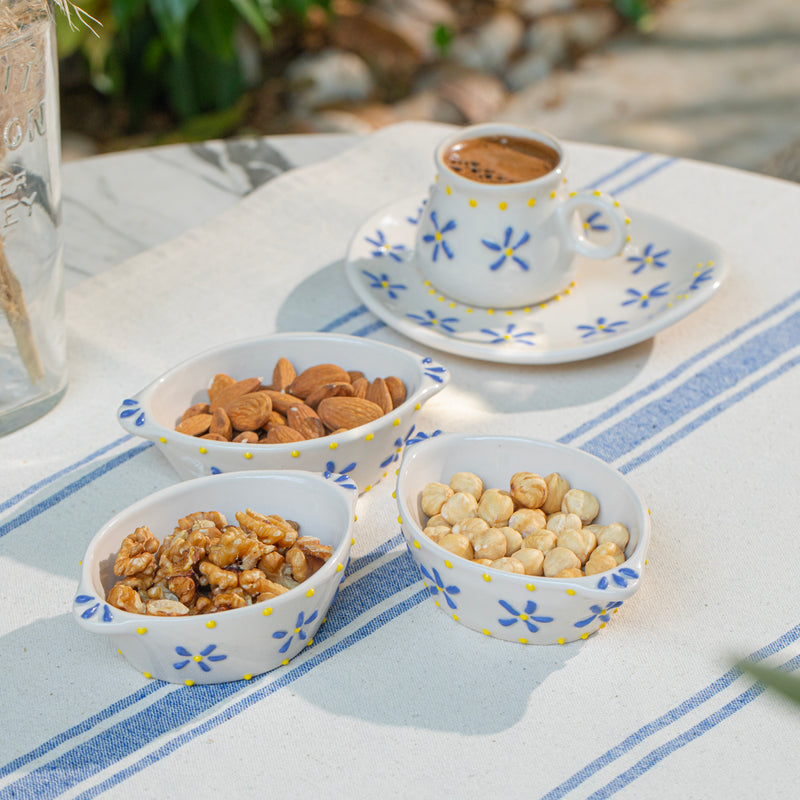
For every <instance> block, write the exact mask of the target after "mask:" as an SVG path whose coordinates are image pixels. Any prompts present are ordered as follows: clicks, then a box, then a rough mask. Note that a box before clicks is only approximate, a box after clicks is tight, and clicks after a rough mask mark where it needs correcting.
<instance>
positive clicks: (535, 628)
mask: <svg viewBox="0 0 800 800" xmlns="http://www.w3.org/2000/svg"><path fill="white" fill-rule="evenodd" d="M525 625H526V627H527V628H528V630H529V631H530V632H531V633H538V631H539V626H538V625H534V624H533V622H531V621H530V620H529V619H526V620H525Z"/></svg>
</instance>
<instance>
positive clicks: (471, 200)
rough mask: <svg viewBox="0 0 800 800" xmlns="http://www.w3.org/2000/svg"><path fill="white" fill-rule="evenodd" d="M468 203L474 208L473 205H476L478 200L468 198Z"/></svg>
mask: <svg viewBox="0 0 800 800" xmlns="http://www.w3.org/2000/svg"><path fill="white" fill-rule="evenodd" d="M469 204H470V205H471V206H472V207H473V208H475V206H477V205H478V201H477V200H474V199H472V198H470V201H469Z"/></svg>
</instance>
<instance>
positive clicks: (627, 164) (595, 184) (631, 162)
mask: <svg viewBox="0 0 800 800" xmlns="http://www.w3.org/2000/svg"><path fill="white" fill-rule="evenodd" d="M652 155H653V154H652V153H639V154H638V155H635V156H634V157H633V158H631V159H628V160H627V161H623V162H622V164H620V165H619V166H618V167H616V168H615V169H612V170H611V172H607V173H606V174H605V175H602V176H601V177H599V178H598V179H597V180H594V181H592V182H591V183H587V184H585V185H584V186H583V187H582V188H583V189H584V190H586V189H597V188H599V187H600V186H601V185H602V184H604V183H605V182H606V181H608V180H611V178H616V177H617V175H620V174H622V173H623V172H626V171H627V170H629V169H630V168H631V167H635V166H636V165H637V164H639V163H641V162H642V161H646V160H647V159H648V158H652Z"/></svg>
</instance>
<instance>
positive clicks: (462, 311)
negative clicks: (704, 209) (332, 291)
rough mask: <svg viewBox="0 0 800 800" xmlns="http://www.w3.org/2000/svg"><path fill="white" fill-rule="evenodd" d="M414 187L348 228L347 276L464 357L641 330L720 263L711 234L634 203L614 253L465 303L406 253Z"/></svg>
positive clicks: (718, 273) (636, 335)
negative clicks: (552, 288)
mask: <svg viewBox="0 0 800 800" xmlns="http://www.w3.org/2000/svg"><path fill="white" fill-rule="evenodd" d="M423 204H424V200H423V199H422V197H421V195H417V196H414V197H411V198H406V199H404V200H399V201H396V202H395V203H392V204H391V205H390V206H388V207H387V208H385V209H383V210H381V211H378V212H376V213H375V214H373V215H372V216H370V217H369V219H367V221H366V222H365V223H364V224H363V225H362V226H361V227H360V228H359V229H358V231H357V232H356V234H355V236H354V237H353V239H352V241H351V243H350V247H349V249H348V254H347V262H346V271H347V277H348V280H349V281H350V284H351V285H352V287H353V289H354V290H355V292H356V294H357V295H358V296H359V297H360V298H361V300H362V301H363V302H364V303H365V305H366V306H367V307H368V308H369V309H370V311H372V312H373V313H374V314H375V315H376V316H377V317H378V318H380V319H381V320H383V321H384V322H385V323H386V324H387V325H389V326H390V327H392V328H394V329H395V330H398V331H400V332H401V333H403V334H405V335H406V336H408V337H409V338H410V339H413V340H414V341H417V342H420V343H422V344H426V345H429V346H430V347H433V348H435V349H437V350H442V351H445V352H448V353H455V354H456V355H461V356H467V357H468V358H477V359H483V360H486V361H501V362H505V363H509V364H559V363H564V362H567V361H580V360H582V359H585V358H592V357H594V356H599V355H603V354H605V353H611V352H614V351H616V350H621V349H622V348H624V347H630V346H631V345H633V344H637V343H638V342H642V341H645V340H646V339H649V338H650V337H651V336H653V335H654V334H656V333H658V332H659V331H661V330H664V328H667V327H668V326H670V325H673V324H674V323H676V322H677V321H678V320H680V319H683V317H685V316H686V315H687V314H690V313H691V312H692V311H694V310H695V309H697V308H699V307H700V306H701V305H703V303H705V302H706V301H708V300H709V299H710V298H711V296H712V295H713V294H714V293H715V292H716V290H717V289H718V288H719V287H720V285H721V283H722V281H723V279H724V278H725V276H726V274H727V272H728V267H727V264H726V263H725V260H724V258H723V254H722V251H721V250H720V248H719V247H718V246H717V245H716V244H715V243H713V242H711V241H710V240H708V239H705V238H704V237H702V236H698V235H697V234H694V233H692V232H690V231H687V230H685V229H684V228H681V227H679V226H678V225H674V224H672V223H670V222H668V221H666V220H663V219H660V218H658V217H655V216H653V215H651V214H647V213H645V212H643V211H633V212H631V211H630V210H629V216H630V218H631V226H630V228H631V242H630V243H629V244H628V245H627V247H626V248H625V251H624V252H623V254H622V255H621V256H619V257H618V258H614V259H609V260H607V261H592V260H590V259H587V258H583V257H581V256H578V272H577V275H576V278H575V280H574V282H573V283H572V285H571V286H569V287H567V288H565V290H564V291H563V292H562V293H561V294H559V295H556V296H555V297H553V298H551V299H550V300H548V301H546V302H544V303H540V304H538V305H535V306H530V307H525V308H513V309H509V308H495V309H486V308H479V307H477V306H474V307H470V306H466V305H464V304H463V303H459V302H457V301H455V300H452V299H451V298H449V297H446V296H444V295H442V294H441V293H439V292H437V291H436V289H435V288H434V287H432V286H431V285H430V283H429V282H427V281H426V280H425V279H424V278H423V277H422V275H421V274H420V273H419V271H418V269H417V267H416V264H415V261H414V240H415V234H416V226H417V221H418V220H419V218H420V214H421V210H422V206H423Z"/></svg>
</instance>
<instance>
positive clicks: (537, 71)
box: [506, 53, 553, 92]
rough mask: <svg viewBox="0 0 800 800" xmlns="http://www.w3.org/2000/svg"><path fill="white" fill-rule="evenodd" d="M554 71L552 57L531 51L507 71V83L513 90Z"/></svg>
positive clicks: (541, 78)
mask: <svg viewBox="0 0 800 800" xmlns="http://www.w3.org/2000/svg"><path fill="white" fill-rule="evenodd" d="M552 71H553V64H552V63H551V62H550V59H549V58H548V57H547V56H545V55H542V54H540V53H529V54H528V55H526V56H523V57H522V58H521V59H519V60H518V61H516V62H515V63H514V64H513V65H512V66H511V68H510V69H509V70H508V72H507V73H506V84H507V85H508V88H509V89H511V91H512V92H519V91H520V90H522V89H524V88H525V87H527V86H531V85H532V84H534V83H538V82H539V81H541V80H543V79H544V78H546V77H547V76H548V75H550V73H551V72H552Z"/></svg>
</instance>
